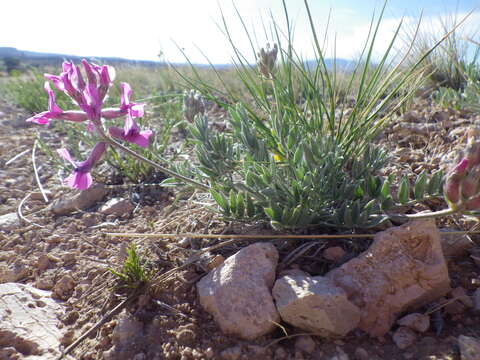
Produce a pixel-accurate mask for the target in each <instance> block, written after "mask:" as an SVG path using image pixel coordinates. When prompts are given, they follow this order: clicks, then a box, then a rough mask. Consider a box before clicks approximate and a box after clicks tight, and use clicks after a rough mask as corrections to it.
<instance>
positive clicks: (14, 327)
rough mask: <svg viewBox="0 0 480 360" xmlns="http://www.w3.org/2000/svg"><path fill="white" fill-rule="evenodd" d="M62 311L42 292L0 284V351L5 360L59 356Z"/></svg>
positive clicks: (43, 359) (13, 284)
mask: <svg viewBox="0 0 480 360" xmlns="http://www.w3.org/2000/svg"><path fill="white" fill-rule="evenodd" d="M61 310H62V307H61V306H60V305H59V304H58V303H57V302H56V301H54V300H53V299H52V298H51V297H50V292H49V291H43V290H39V289H36V288H34V287H31V286H29V285H23V284H17V283H5V284H0V319H1V321H0V348H3V347H8V352H9V354H7V355H6V356H7V357H6V359H24V358H25V359H28V360H48V359H56V358H57V357H58V356H59V355H60V351H59V346H60V339H61V337H62V333H61V331H60V329H59V328H58V327H57V323H58V319H57V313H58V312H60V311H61Z"/></svg>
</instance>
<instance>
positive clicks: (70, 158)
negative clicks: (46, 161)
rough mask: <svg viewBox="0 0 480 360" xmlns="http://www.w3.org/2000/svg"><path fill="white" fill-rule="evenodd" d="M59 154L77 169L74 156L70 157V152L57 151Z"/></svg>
mask: <svg viewBox="0 0 480 360" xmlns="http://www.w3.org/2000/svg"><path fill="white" fill-rule="evenodd" d="M57 154H58V155H60V157H61V158H63V159H65V160H67V161H68V162H69V163H70V164H72V165H73V167H75V168H76V167H77V163H76V162H75V161H74V160H73V159H72V155H70V152H69V151H68V150H67V149H65V148H62V149H57Z"/></svg>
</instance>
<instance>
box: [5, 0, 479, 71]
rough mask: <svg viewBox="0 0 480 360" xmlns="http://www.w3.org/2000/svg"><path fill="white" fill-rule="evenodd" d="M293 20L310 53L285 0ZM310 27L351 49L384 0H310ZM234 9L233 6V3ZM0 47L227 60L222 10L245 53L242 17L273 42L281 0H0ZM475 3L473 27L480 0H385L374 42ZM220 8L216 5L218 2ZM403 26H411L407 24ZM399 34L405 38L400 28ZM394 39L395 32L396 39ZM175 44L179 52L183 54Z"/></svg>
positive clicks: (299, 42)
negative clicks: (313, 26)
mask: <svg viewBox="0 0 480 360" xmlns="http://www.w3.org/2000/svg"><path fill="white" fill-rule="evenodd" d="M285 2H286V6H287V10H288V14H289V17H290V21H291V23H292V24H293V25H292V26H293V28H294V46H295V49H296V50H297V51H298V52H299V53H301V54H302V56H304V57H305V58H309V57H312V56H313V52H312V51H313V50H312V35H311V34H312V32H311V30H310V27H309V24H308V17H307V14H306V11H305V5H304V1H303V0H285ZM308 3H309V6H310V11H311V13H312V18H313V22H314V24H315V27H316V29H317V33H318V34H319V37H320V38H321V39H323V38H324V34H325V29H326V24H327V21H328V19H329V14H330V22H329V23H328V24H329V25H328V32H327V33H328V36H327V39H328V40H327V42H326V47H325V49H326V54H325V55H326V57H332V56H333V54H334V49H335V55H336V57H339V58H346V59H351V58H355V56H357V55H358V54H359V53H360V51H361V48H362V45H363V44H364V42H365V39H366V36H367V34H368V29H369V26H370V23H371V20H372V15H373V14H374V12H375V13H376V14H378V12H379V11H380V10H381V8H382V6H383V0H309V1H308ZM233 4H235V7H236V10H235V7H234V5H233ZM0 5H1V6H0V34H1V35H0V47H1V46H10V47H16V48H17V49H20V50H30V51H39V52H49V53H62V54H69V55H79V56H115V57H123V58H128V59H138V60H159V56H158V55H159V54H160V53H162V54H163V58H162V60H167V61H170V62H174V63H177V62H185V55H186V56H187V57H188V59H189V60H190V61H192V62H195V63H207V62H208V61H211V62H212V63H216V64H224V63H229V62H231V59H232V55H233V51H232V48H231V46H230V45H229V44H228V42H227V40H226V37H225V35H224V33H223V32H222V16H221V13H222V12H223V14H224V19H225V21H226V23H227V26H228V31H229V33H230V34H231V36H232V39H233V41H234V43H235V46H236V47H237V48H239V49H240V51H241V52H242V54H244V55H245V56H246V57H247V59H252V56H253V54H254V50H252V47H251V46H250V43H249V41H248V37H247V36H246V33H245V30H244V28H243V25H242V22H241V21H239V17H238V15H237V12H236V11H238V13H239V14H240V15H241V17H242V19H243V22H244V24H245V27H246V28H247V29H248V30H249V32H250V34H251V36H252V38H253V40H254V48H257V49H258V48H259V47H262V46H264V45H265V44H266V43H267V42H270V43H273V42H275V41H274V37H272V35H271V29H272V26H271V24H272V22H273V21H274V22H275V23H276V24H277V25H278V28H279V29H280V30H283V31H285V29H286V27H285V15H284V10H283V5H282V1H281V0H234V1H231V0H82V1H71V0H41V1H40V0H0ZM476 7H478V9H477V10H476V11H475V12H474V13H473V14H472V15H471V16H470V17H469V18H468V19H467V22H466V23H465V24H464V25H463V27H462V29H463V31H464V32H465V33H468V34H472V36H473V35H474V34H473V33H474V32H475V30H476V27H479V26H480V0H458V1H457V0H436V1H435V0H390V1H389V2H388V4H387V8H386V10H385V14H384V18H383V21H382V27H381V29H380V31H379V35H378V40H377V47H376V50H377V51H378V52H379V53H381V52H382V50H383V49H385V48H386V46H387V45H388V43H389V41H390V39H391V37H392V35H393V32H394V31H395V29H396V27H397V26H398V24H399V22H400V20H401V18H402V17H403V18H404V29H406V31H407V32H408V31H410V32H411V29H413V28H414V27H415V24H416V23H417V21H418V18H419V15H420V11H421V10H423V20H422V24H423V28H424V29H426V31H428V32H429V33H432V34H435V36H437V37H438V36H439V35H440V34H442V33H443V30H442V25H441V24H442V21H443V22H444V23H445V22H447V23H450V24H451V23H452V18H453V17H454V16H455V15H456V16H457V18H459V19H460V18H462V17H463V16H464V15H466V14H467V13H468V12H469V11H471V10H474V9H475V8H476ZM220 9H221V10H220ZM408 29H410V30H408ZM402 38H404V37H403V36H402ZM400 41H401V40H400ZM179 49H182V51H183V52H184V54H182V51H180V50H179Z"/></svg>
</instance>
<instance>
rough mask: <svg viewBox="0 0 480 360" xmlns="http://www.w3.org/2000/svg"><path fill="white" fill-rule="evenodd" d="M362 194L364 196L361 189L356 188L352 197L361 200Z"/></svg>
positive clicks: (359, 187)
mask: <svg viewBox="0 0 480 360" xmlns="http://www.w3.org/2000/svg"><path fill="white" fill-rule="evenodd" d="M364 194H365V193H364V191H363V189H362V187H361V186H357V187H356V188H355V192H354V195H355V197H356V198H362V197H363V195H364Z"/></svg>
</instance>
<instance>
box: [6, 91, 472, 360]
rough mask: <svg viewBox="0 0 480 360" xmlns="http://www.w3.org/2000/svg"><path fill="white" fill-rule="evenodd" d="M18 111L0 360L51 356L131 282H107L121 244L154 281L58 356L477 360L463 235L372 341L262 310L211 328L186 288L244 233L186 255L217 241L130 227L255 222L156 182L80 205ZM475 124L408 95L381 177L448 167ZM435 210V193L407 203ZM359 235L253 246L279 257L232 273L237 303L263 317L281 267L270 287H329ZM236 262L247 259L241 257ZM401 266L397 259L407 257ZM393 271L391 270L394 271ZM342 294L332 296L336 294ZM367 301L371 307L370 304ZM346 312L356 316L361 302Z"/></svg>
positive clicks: (94, 196)
mask: <svg viewBox="0 0 480 360" xmlns="http://www.w3.org/2000/svg"><path fill="white" fill-rule="evenodd" d="M26 117H27V116H26V114H23V113H22V112H21V111H20V110H19V109H17V108H15V107H13V106H11V105H10V104H7V103H0V359H54V358H58V356H59V355H60V354H61V351H62V349H63V350H64V349H65V348H67V347H68V346H69V345H71V344H73V343H74V342H75V341H76V340H77V339H79V338H80V337H81V336H82V334H84V333H85V332H86V331H88V330H89V329H91V328H92V326H93V325H94V324H95V323H96V322H97V321H99V320H101V319H102V318H103V317H104V316H105V315H106V314H108V313H109V312H110V311H112V309H114V308H115V307H116V306H117V305H119V304H121V302H122V301H123V300H124V299H125V297H126V295H127V294H128V291H126V290H122V289H118V287H115V285H116V284H117V282H116V278H115V276H114V275H113V274H112V273H111V272H110V271H109V270H108V269H109V268H115V269H118V268H119V267H120V266H121V264H122V263H123V260H124V259H125V256H126V248H127V246H128V244H129V243H130V242H132V241H133V242H135V244H136V245H137V248H138V249H139V251H140V252H141V253H142V254H143V256H144V257H145V258H147V259H148V264H147V266H148V268H149V269H151V270H152V271H153V273H154V281H153V286H152V287H151V288H150V289H149V290H148V291H146V292H145V293H143V294H141V295H140V296H137V297H136V298H135V299H134V300H133V301H132V302H130V303H129V304H128V305H127V306H126V308H124V309H122V310H121V311H120V313H119V314H115V315H114V316H112V317H111V318H109V319H107V320H106V322H105V324H103V325H102V326H100V327H98V329H95V330H94V331H93V332H92V333H91V334H90V335H88V336H87V337H86V338H85V339H83V341H81V342H80V343H79V345H78V346H76V347H75V349H73V351H72V352H71V353H70V354H69V355H66V356H65V358H67V359H68V358H70V359H112V360H113V359H136V360H141V359H145V360H147V359H158V360H160V359H182V360H187V359H225V360H237V359H245V360H247V359H285V360H287V359H295V360H301V359H327V360H334V359H336V360H340V359H342V360H346V359H358V360H366V359H480V355H479V354H480V352H476V350H475V349H476V347H478V346H479V341H480V340H479V339H480V321H479V320H480V290H479V288H480V254H479V253H478V252H477V250H478V249H480V247H479V246H478V244H479V241H480V239H479V238H478V236H477V235H471V236H470V238H469V239H467V238H465V237H463V238H462V237H461V236H453V238H454V240H455V241H456V240H459V239H460V241H463V244H466V245H465V246H452V247H448V246H446V245H445V244H446V243H447V242H448V241H451V240H452V239H448V238H447V237H445V236H442V242H443V243H444V252H445V254H446V256H445V258H446V265H447V266H448V273H449V276H450V287H451V289H452V290H448V289H447V290H445V291H446V294H445V295H442V296H441V297H440V298H438V299H435V300H432V299H428V301H427V302H426V303H425V302H423V303H422V304H421V305H419V306H418V307H417V308H415V309H414V310H409V311H406V312H404V313H403V314H402V316H400V317H401V320H400V321H399V322H396V321H395V319H394V320H393V321H394V325H393V327H391V329H390V330H388V331H386V332H385V333H384V334H383V333H382V334H381V335H379V334H376V335H378V336H375V337H372V336H371V333H372V332H370V334H369V333H368V332H369V331H368V326H366V325H365V326H363V327H362V329H364V330H360V329H359V327H355V328H354V330H352V331H349V332H348V334H347V335H346V336H330V335H332V334H329V337H328V338H326V337H325V336H324V335H325V334H317V333H312V332H310V333H309V332H308V331H305V330H300V329H298V328H295V327H294V326H292V325H289V324H288V323H286V322H282V321H281V318H279V317H276V316H277V315H275V314H276V312H275V309H273V308H272V309H270V310H269V311H271V316H270V318H271V319H272V322H270V323H269V324H267V325H266V326H264V325H262V324H259V325H258V328H259V329H260V330H259V331H258V332H256V333H253V335H252V334H251V333H249V334H247V335H245V336H244V335H242V331H244V330H245V328H244V327H243V325H242V323H232V324H230V325H229V326H231V327H233V328H235V329H236V330H238V331H237V333H236V335H227V333H230V334H232V333H235V331H232V330H231V328H225V327H222V326H220V325H219V320H218V319H219V318H220V317H222V316H223V317H226V318H227V320H228V316H229V314H230V311H224V312H223V313H215V310H211V309H210V306H211V304H210V303H211V302H212V301H210V300H211V299H210V300H206V297H207V298H208V296H209V295H208V294H206V297H205V296H204V295H205V294H201V291H200V290H197V284H199V281H200V280H201V279H202V278H203V280H201V282H204V283H208V282H211V281H214V280H212V279H210V278H208V276H210V277H213V278H214V275H212V274H213V272H215V271H217V272H221V271H220V270H219V269H220V267H218V266H223V265H221V264H222V263H223V259H228V258H229V257H230V256H232V255H234V254H236V253H238V252H239V250H241V249H246V246H247V245H250V244H252V243H254V241H247V240H245V241H238V242H232V243H230V244H229V245H228V246H224V247H221V248H219V249H218V250H215V251H212V252H206V253H203V254H202V256H197V255H198V254H199V250H201V249H204V248H206V247H209V246H212V245H215V244H218V243H219V242H221V241H224V240H215V239H210V238H207V237H205V238H182V237H166V236H155V237H149V236H142V235H141V234H145V233H149V234H151V233H155V234H178V233H197V234H221V233H223V234H244V235H245V234H273V232H272V231H271V230H270V229H269V228H268V227H267V226H265V225H262V224H251V225H248V226H246V225H241V224H234V223H226V222H224V221H222V220H221V219H220V218H219V217H218V216H217V215H215V214H213V213H211V212H208V211H207V210H205V209H204V208H203V207H202V206H201V205H199V202H201V200H202V199H201V198H199V195H198V194H188V195H186V196H183V197H180V198H178V197H177V201H174V199H175V197H176V194H175V193H172V192H168V191H165V190H163V189H158V188H142V187H140V186H137V185H135V186H133V185H132V186H104V187H102V186H100V187H97V188H95V189H94V191H91V192H90V194H89V196H88V198H87V200H88V201H85V197H82V198H81V199H80V200H79V199H78V198H77V199H76V198H75V196H76V194H75V192H73V191H71V190H68V189H67V188H65V187H64V186H62V185H61V183H60V181H59V175H58V174H57V173H56V172H55V171H54V170H53V168H52V167H51V166H50V165H49V164H50V163H49V161H48V159H47V157H46V155H45V154H43V153H42V152H41V151H40V150H39V149H38V148H37V149H36V151H35V154H34V156H32V148H33V144H34V142H35V134H36V133H37V132H38V131H41V133H40V134H41V136H44V137H45V138H46V139H47V140H48V143H49V144H50V145H51V146H54V147H59V144H60V143H61V141H62V139H61V138H56V137H55V135H53V134H51V133H49V132H48V130H45V129H43V130H39V129H38V127H33V126H28V127H27V126H26V125H25V123H24V119H25V118H26ZM478 120H479V119H477V117H476V116H475V115H474V114H469V113H459V112H453V111H447V110H443V109H438V108H435V107H434V106H432V105H431V104H430V103H429V102H428V101H427V100H425V99H421V98H419V99H417V100H416V103H415V104H414V106H413V110H412V111H410V112H408V113H407V114H404V115H401V116H400V115H399V116H398V118H397V119H396V120H395V122H394V123H393V124H392V126H390V127H389V128H388V129H387V131H386V132H385V134H384V136H382V137H381V138H379V139H378V141H379V142H380V143H382V144H383V145H385V146H388V147H389V149H390V150H391V154H392V166H391V167H390V168H389V169H386V172H395V173H399V174H418V173H420V172H421V171H422V170H424V169H425V170H427V171H431V170H434V169H436V168H438V167H439V166H441V165H442V164H445V163H447V162H448V160H451V158H450V157H449V155H448V154H450V153H451V150H453V149H461V148H462V146H464V144H465V141H466V137H467V134H468V133H470V134H471V133H472V131H474V130H472V128H473V125H474V124H475V122H478ZM33 164H35V167H36V170H34V166H33ZM36 174H37V175H38V181H37V180H36ZM38 183H41V184H42V186H43V187H44V189H45V191H44V194H45V195H46V196H47V199H45V198H44V196H43V194H42V193H41V192H40V191H39V186H38ZM106 185H108V184H106ZM61 201H63V202H61ZM72 201H76V202H74V203H72ZM443 206H444V204H442V203H441V202H439V201H436V202H434V201H432V202H431V203H430V204H426V205H424V206H423V207H418V208H415V209H412V210H413V211H420V210H425V209H432V210H437V209H441V208H442V207H443ZM473 225H474V223H472V222H468V221H466V220H465V219H461V218H455V217H453V218H449V219H444V220H439V221H437V226H438V227H439V228H442V229H447V230H467V229H470V228H471V227H472V226H473ZM110 233H125V234H128V233H136V234H140V235H139V236H138V237H133V236H128V235H124V236H112V235H109V234H110ZM470 239H471V241H470ZM455 241H452V243H455ZM264 242H265V241H264ZM370 244H371V241H370V240H363V239H362V240H359V239H354V240H352V239H348V238H345V239H335V240H322V241H318V240H317V241H315V242H314V241H311V240H285V239H275V238H273V240H271V241H269V242H268V245H260V246H263V247H268V249H267V250H266V251H267V253H269V254H273V253H275V254H277V255H271V256H270V255H269V256H270V257H272V256H273V258H275V256H277V257H278V258H276V259H275V267H274V268H273V269H274V270H273V271H271V270H268V269H267V270H259V272H258V273H259V274H260V273H261V274H264V275H262V277H261V279H259V278H258V277H257V278H255V277H250V278H249V277H248V276H247V275H245V276H240V275H241V272H240V275H238V274H237V275H235V276H237V277H238V278H243V280H245V278H247V284H250V285H251V284H256V286H258V287H259V289H260V290H259V291H258V298H256V299H254V300H255V301H250V302H248V301H247V300H245V303H246V304H247V306H248V307H250V308H251V313H250V312H249V314H250V315H252V314H253V316H254V317H256V318H261V317H262V316H265V313H264V312H262V313H256V312H255V311H257V310H256V309H255V308H254V307H255V304H256V303H257V304H259V306H260V305H262V303H263V302H264V300H262V299H264V298H268V296H270V295H269V294H270V292H269V291H270V290H271V288H272V286H273V284H274V280H275V279H277V282H278V279H280V278H282V277H284V276H287V277H288V276H290V278H287V280H285V281H284V283H283V284H281V283H279V285H278V286H277V285H276V287H277V288H279V287H281V286H285V284H292V283H294V282H295V281H297V282H298V279H299V276H300V277H301V276H304V277H305V276H306V277H307V278H304V279H307V280H305V281H306V282H310V283H311V284H313V285H312V286H313V287H315V286H318V287H319V288H322V286H324V285H323V283H324V282H326V283H328V282H329V281H332V282H336V283H335V284H336V285H338V284H340V283H341V281H340V280H338V279H336V278H335V276H334V275H327V276H326V277H325V279H326V278H329V279H332V280H328V281H327V280H325V281H324V280H321V281H320V280H318V279H317V277H321V278H322V279H323V278H324V275H326V274H336V273H338V272H339V271H343V270H334V269H340V268H339V267H340V266H342V267H341V268H342V269H346V268H348V264H347V263H348V261H350V260H351V259H353V258H355V257H356V256H357V255H359V254H360V253H361V252H362V251H365V250H366V249H367V248H368V246H369V245H370ZM457 244H458V243H457ZM271 248H274V249H273V250H272V249H271ZM269 249H270V250H269ZM446 249H448V250H446ZM420 250H421V249H420ZM272 251H273V253H272ZM477 255H478V256H477ZM249 258H250V257H248V256H247V260H248V259H249ZM247 260H245V261H244V262H245V263H246V264H247V265H246V266H252V265H248V264H250V263H249V261H247ZM405 261H406V262H403V263H401V262H399V263H398V266H400V267H402V266H404V264H409V263H408V261H407V260H405ZM228 262H229V260H226V261H225V263H228ZM230 262H232V261H231V260H230ZM262 264H263V265H262V267H261V269H264V268H265V266H267V267H268V263H265V264H264V263H262ZM215 269H217V270H215ZM332 270H333V272H331V271H332ZM396 270H398V271H397V272H399V273H401V272H402V271H403V270H404V269H396ZM335 271H336V272H335ZM378 271H381V270H378ZM209 272H210V275H207V277H205V275H206V274H207V273H209ZM329 272H331V273H329ZM232 274H233V272H232ZM232 276H234V275H232ZM249 276H250V275H249ZM252 276H253V275H252ZM372 276H373V275H372ZM411 277H414V275H412V276H411ZM284 279H285V278H284ZM288 279H290V280H288ZM292 279H293V280H292ZM295 279H297V280H295ZM315 279H317V280H315ZM239 281H240V280H239ZM342 281H343V280H342ZM366 285H368V284H366ZM442 286H443V285H442ZM248 288H249V287H248V286H247V287H246V288H245V289H246V290H242V291H249V290H248ZM342 291H343V290H342ZM342 291H340V290H339V295H338V296H344V295H342ZM199 293H200V294H199ZM199 295H202V296H201V297H199ZM334 295H335V294H334ZM373 295H374V294H372V296H373ZM335 296H337V295H335ZM227 299H228V296H227ZM234 300H235V299H231V300H229V301H234ZM208 301H210V303H209V302H208ZM256 301H257V302H256ZM265 301H266V300H265ZM345 301H346V300H345ZM375 301H378V302H379V303H380V302H381V299H375ZM213 302H214V301H213ZM367 302H368V301H367ZM207 303H208V304H207ZM334 303H336V302H334ZM209 304H210V305H209ZM223 305H225V304H223ZM227 305H228V304H227ZM366 305H368V303H367V304H366ZM345 306H347V307H348V308H350V309H351V307H350V305H345ZM206 310H208V311H209V312H210V313H212V314H213V315H211V314H210V313H208V312H207V311H206ZM231 311H232V312H234V311H235V309H233V308H232V309H231ZM351 311H352V313H354V314H356V311H358V310H351ZM362 311H363V310H362V308H360V315H358V314H357V315H352V316H353V318H359V316H361V313H362ZM336 316H338V314H336ZM382 319H383V318H382ZM382 319H380V320H382ZM215 320H216V321H215ZM383 320H385V319H383ZM383 320H382V321H383ZM347 325H348V324H347ZM347 325H345V326H346V327H345V329H348V326H347ZM262 326H264V327H262ZM19 328H21V329H22V330H21V331H20V330H18V329H19ZM15 329H17V330H15ZM342 329H343V328H342ZM342 329H340V330H338V327H337V328H336V330H338V331H340V333H339V334H336V335H342V334H341V333H342V331H343V330H342ZM365 329H367V330H365ZM222 330H223V331H222ZM334 330H335V329H334ZM348 330H349V329H348ZM42 333H45V334H48V336H42ZM239 334H240V335H239Z"/></svg>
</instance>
